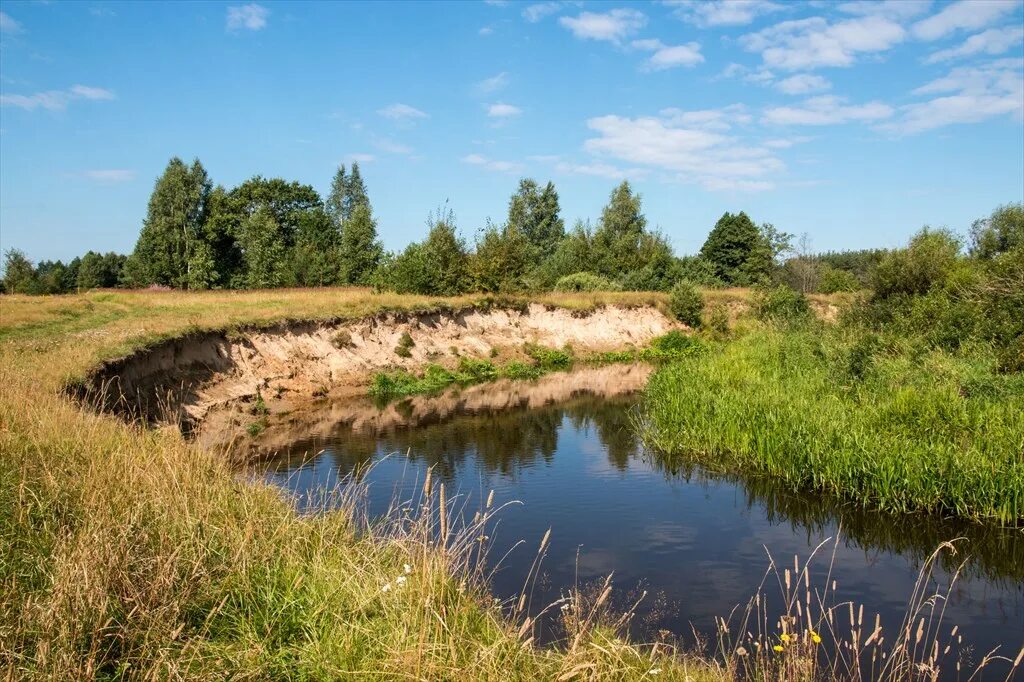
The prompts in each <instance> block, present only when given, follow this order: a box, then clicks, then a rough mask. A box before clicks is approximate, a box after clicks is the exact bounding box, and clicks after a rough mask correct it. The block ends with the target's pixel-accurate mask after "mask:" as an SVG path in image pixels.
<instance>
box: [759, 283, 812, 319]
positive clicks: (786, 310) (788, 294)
mask: <svg viewBox="0 0 1024 682" xmlns="http://www.w3.org/2000/svg"><path fill="white" fill-rule="evenodd" d="M754 311H755V313H756V315H757V317H758V318H759V319H761V320H764V321H765V322H776V323H780V322H781V323H786V324H794V323H798V322H805V321H807V320H809V319H810V317H811V306H810V304H809V303H808V302H807V297H806V296H804V295H803V294H801V293H800V292H799V291H795V290H793V289H790V288H789V287H787V286H777V287H775V288H773V289H761V290H759V291H758V292H757V293H756V294H755V298H754Z"/></svg>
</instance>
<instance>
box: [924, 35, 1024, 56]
mask: <svg viewBox="0 0 1024 682" xmlns="http://www.w3.org/2000/svg"><path fill="white" fill-rule="evenodd" d="M1022 40H1024V28H1022V27H1020V26H1007V27H1006V28H990V29H989V30H987V31H983V32H982V33H977V34H975V35H973V36H971V37H970V38H968V39H967V40H965V41H964V42H963V43H961V44H960V45H957V46H956V47H951V48H949V49H947V50H939V51H938V52H933V53H932V54H930V55H929V56H928V58H927V59H926V60H925V63H926V64H935V63H937V62H944V61H949V60H951V59H957V58H959V57H969V56H970V55H974V54H988V55H996V54H1002V53H1004V52H1006V51H1007V50H1009V49H1010V48H1011V47H1013V46H1014V45H1017V44H1018V43H1020V42H1021V41H1022Z"/></svg>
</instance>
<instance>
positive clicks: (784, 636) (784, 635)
mask: <svg viewBox="0 0 1024 682" xmlns="http://www.w3.org/2000/svg"><path fill="white" fill-rule="evenodd" d="M779 639H781V640H782V641H783V642H786V643H787V644H788V643H789V635H786V634H783V635H782V637H779Z"/></svg>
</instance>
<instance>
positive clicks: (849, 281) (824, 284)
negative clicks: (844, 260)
mask: <svg viewBox="0 0 1024 682" xmlns="http://www.w3.org/2000/svg"><path fill="white" fill-rule="evenodd" d="M859 288H860V282H859V281H858V280H857V276H856V275H854V274H853V273H852V272H850V271H849V270H840V269H839V268H834V267H832V266H831V265H828V264H827V263H823V264H822V265H821V266H820V267H819V269H818V286H817V291H818V292H820V293H822V294H835V293H839V292H851V291H857V290H858V289H859Z"/></svg>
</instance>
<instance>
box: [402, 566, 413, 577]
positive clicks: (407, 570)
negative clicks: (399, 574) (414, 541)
mask: <svg viewBox="0 0 1024 682" xmlns="http://www.w3.org/2000/svg"><path fill="white" fill-rule="evenodd" d="M402 570H403V571H405V574H406V575H409V574H410V573H412V566H410V565H409V564H402Z"/></svg>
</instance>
